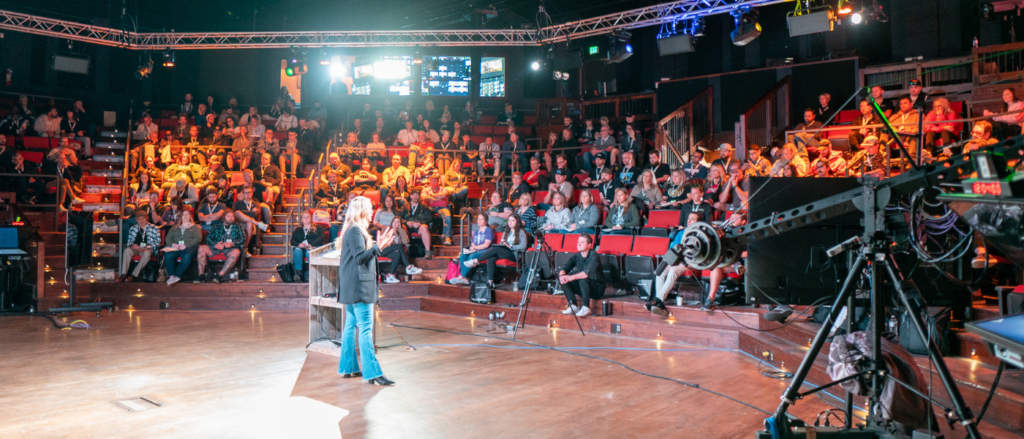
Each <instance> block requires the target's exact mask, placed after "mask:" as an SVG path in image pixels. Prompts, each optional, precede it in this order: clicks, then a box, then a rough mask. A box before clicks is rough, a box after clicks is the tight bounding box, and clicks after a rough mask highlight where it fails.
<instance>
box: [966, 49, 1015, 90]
mask: <svg viewBox="0 0 1024 439" xmlns="http://www.w3.org/2000/svg"><path fill="white" fill-rule="evenodd" d="M1022 49H1024V43H1007V44H996V45H992V46H983V47H975V48H972V49H971V59H973V60H974V62H972V63H971V74H972V76H973V78H974V85H984V84H985V83H988V82H992V81H997V80H999V79H1002V77H1001V76H1004V75H1007V74H1014V73H1019V72H1021V71H1024V54H1022V53H1021V50H1022ZM1000 52H1006V53H1000Z"/></svg>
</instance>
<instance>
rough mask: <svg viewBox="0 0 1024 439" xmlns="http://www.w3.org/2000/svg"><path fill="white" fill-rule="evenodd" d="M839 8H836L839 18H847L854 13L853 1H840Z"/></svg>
mask: <svg viewBox="0 0 1024 439" xmlns="http://www.w3.org/2000/svg"><path fill="white" fill-rule="evenodd" d="M838 6H839V7H838V8H836V13H837V14H839V16H841V17H842V16H847V15H850V14H851V13H853V2H852V1H851V0H839V5H838Z"/></svg>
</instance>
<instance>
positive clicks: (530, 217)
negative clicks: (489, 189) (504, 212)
mask: <svg viewBox="0 0 1024 439" xmlns="http://www.w3.org/2000/svg"><path fill="white" fill-rule="evenodd" d="M515 206H516V207H515V210H514V211H513V212H514V213H513V214H514V215H517V216H519V219H521V220H522V222H523V228H524V229H526V233H528V234H530V235H532V234H533V230H534V229H535V228H536V227H537V209H536V208H534V207H533V196H531V195H530V193H529V192H527V193H524V194H522V195H520V196H519V199H518V200H516V205H515Z"/></svg>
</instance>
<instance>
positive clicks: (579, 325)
mask: <svg viewBox="0 0 1024 439" xmlns="http://www.w3.org/2000/svg"><path fill="white" fill-rule="evenodd" d="M586 281H587V280H586V279H583V280H580V281H579V282H586ZM559 285H562V291H564V292H565V293H564V294H565V302H566V305H568V306H569V309H572V300H569V294H572V293H570V292H568V291H566V290H565V284H563V283H561V282H559ZM580 301H581V302H582V301H583V297H582V296H581V297H580ZM587 305H590V304H589V303H587V304H585V305H580V307H584V306H587ZM572 318H574V319H576V326H578V327H579V328H580V334H582V335H587V334H586V333H585V332H583V324H581V323H580V318H579V316H577V315H576V313H572Z"/></svg>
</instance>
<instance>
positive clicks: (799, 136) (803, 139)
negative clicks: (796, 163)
mask: <svg viewBox="0 0 1024 439" xmlns="http://www.w3.org/2000/svg"><path fill="white" fill-rule="evenodd" d="M817 116H818V115H817V113H815V112H814V110H812V109H810V108H808V109H806V110H804V121H803V123H800V124H797V126H796V128H795V129H796V130H797V131H803V130H814V131H810V132H803V133H796V134H790V135H789V136H788V137H787V138H786V141H787V142H789V143H792V144H794V145H796V149H797V151H803V154H801V155H806V154H807V151H808V150H810V151H812V152H813V151H815V150H816V149H817V147H818V141H820V140H821V138H822V137H824V135H825V132H824V131H818V130H820V129H821V128H822V125H821V122H820V121H818V120H816V119H815V118H816V117H817Z"/></svg>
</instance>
